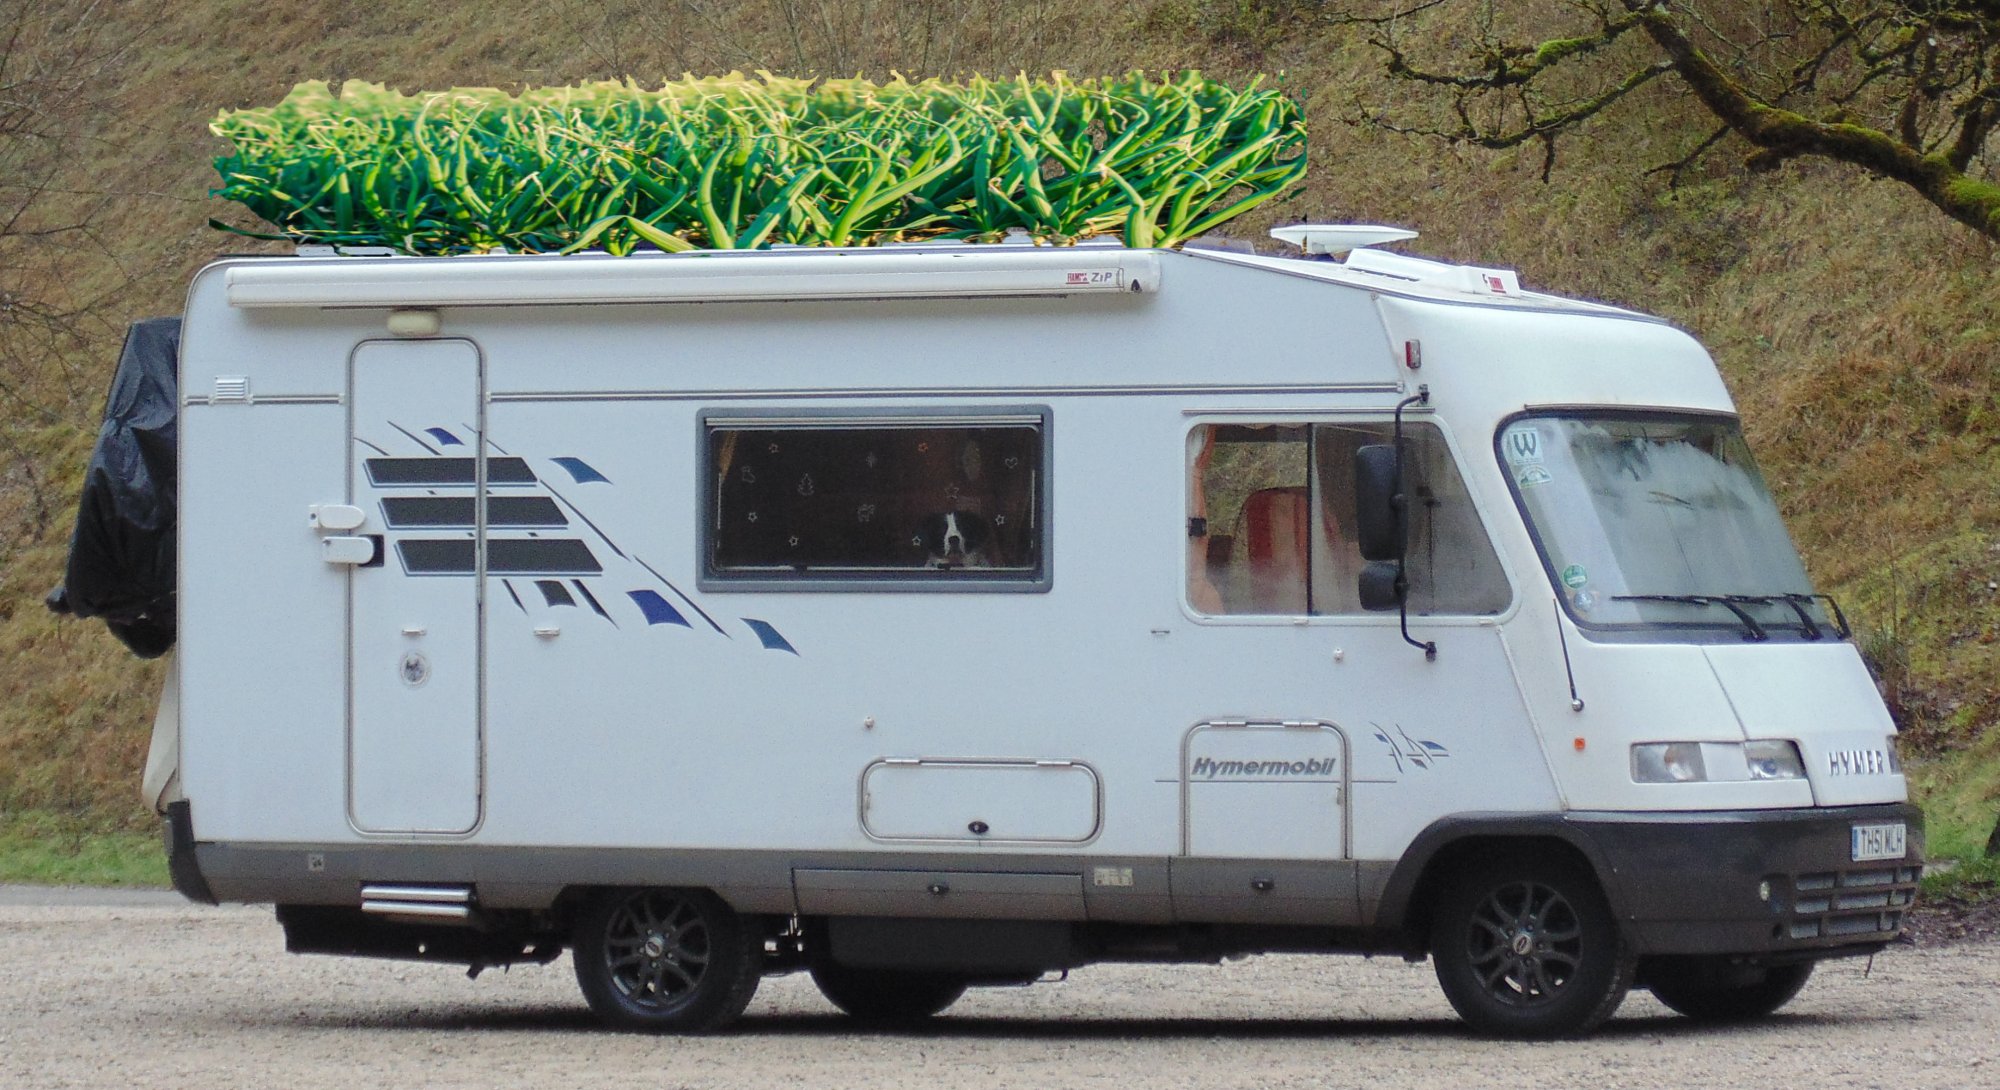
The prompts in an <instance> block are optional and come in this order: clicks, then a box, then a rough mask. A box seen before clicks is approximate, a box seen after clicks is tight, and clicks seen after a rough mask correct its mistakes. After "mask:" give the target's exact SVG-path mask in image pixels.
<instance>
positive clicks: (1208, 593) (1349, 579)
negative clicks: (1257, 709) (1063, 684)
mask: <svg viewBox="0 0 2000 1090" xmlns="http://www.w3.org/2000/svg"><path fill="white" fill-rule="evenodd" d="M1393 438H1394V434H1393V426H1392V425H1391V423H1390V422H1388V421H1357V422H1342V423H1335V424H1284V423H1270V424H1211V425H1204V426H1201V427H1198V428H1196V429H1195V430H1194V431H1193V432H1192V433H1191V434H1190V436H1189V438H1188V464H1189V474H1188V490H1189V495H1188V505H1189V523H1188V526H1189V537H1188V542H1189V546H1188V598H1189V601H1190V602H1191V603H1192V604H1193V605H1194V607H1195V608H1196V609H1197V610H1199V611H1201V612H1203V613H1209V614H1219V615H1229V614H1248V615H1258V614H1263V615H1279V616H1311V615H1335V614H1356V613H1361V612H1362V609H1361V598H1360V591H1359V586H1360V577H1361V569H1362V567H1363V561H1362V559H1361V551H1360V547H1359V545H1358V544H1357V541H1356V538H1355V533H1354V525H1355V491H1354V455H1355V451H1357V450H1358V449H1360V448H1361V447H1363V446H1367V445H1370V444H1375V443H1388V442H1391V441H1393ZM1403 449H1404V457H1405V459H1406V461H1405V463H1404V479H1405V484H1406V486H1407V492H1408V495H1409V496H1410V499H1411V507H1410V532H1409V548H1408V557H1407V565H1408V566H1407V569H1406V570H1407V572H1408V574H1409V582H1410V592H1409V605H1410V612H1411V613H1412V614H1413V615H1419V616H1421V615H1448V614H1467V615H1475V616H1476V615H1491V614H1496V613H1499V612H1500V611H1502V610H1504V609H1505V608H1506V607H1507V604H1508V602H1509V601H1510V600H1511V599H1512V591H1511V590H1510V588H1509V586H1508V583H1507V579H1506V576H1505V575H1504V574H1503V573H1502V571H1501V569H1500V562H1499V559H1498V557H1497V556H1496V555H1495V553H1494V551H1493V545H1492V542H1491V541H1490V540H1489V539H1488V537H1487V535H1486V530H1485V527H1484V526H1483V525H1482V524H1481V523H1480V521H1479V516H1478V512H1477V511H1476V510H1475V509H1474V508H1473V506H1472V502H1471V498H1470V496H1469V495H1468V494H1467V492H1466V488H1465V482H1464V478H1463V477H1461V476H1460V474H1459V472H1458V466H1457V464H1456V462H1455V461H1454V460H1453V459H1452V456H1451V450H1450V448H1449V447H1448V446H1447V445H1446V443H1445V441H1444V436H1443V435H1442V434H1441V433H1440V432H1439V431H1438V430H1437V428H1436V427H1434V426H1432V425H1430V424H1427V423H1405V424H1404V426H1403Z"/></svg>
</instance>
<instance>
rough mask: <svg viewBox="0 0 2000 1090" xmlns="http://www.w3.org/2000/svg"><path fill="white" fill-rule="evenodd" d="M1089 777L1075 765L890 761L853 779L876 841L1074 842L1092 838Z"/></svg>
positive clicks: (864, 824)
mask: <svg viewBox="0 0 2000 1090" xmlns="http://www.w3.org/2000/svg"><path fill="white" fill-rule="evenodd" d="M1099 807H1100V800H1099V792H1098V782H1097V773H1096V772H1095V771H1093V770H1091V768H1090V766H1088V765H1085V764H1080V763H1078V762H1075V761H1049V760H1020V761H1006V760H994V761H973V760H932V759H917V758H890V759H885V760H881V761H877V762H875V763H874V764H872V765H869V766H868V770H867V771H866V772H864V773H862V776H861V828H862V830H863V831H865V832H866V833H867V834H868V835H869V836H871V837H874V838H875V839H877V840H949V841H960V842H965V841H970V842H988V841H1010V842H1016V843H1019V842H1024V841H1025V842H1053V843H1065V844H1080V843H1083V842H1084V841H1087V840H1090V839H1092V838H1093V837H1095V836H1096V835H1097V828H1098V824H1099V814H1100V809H1099Z"/></svg>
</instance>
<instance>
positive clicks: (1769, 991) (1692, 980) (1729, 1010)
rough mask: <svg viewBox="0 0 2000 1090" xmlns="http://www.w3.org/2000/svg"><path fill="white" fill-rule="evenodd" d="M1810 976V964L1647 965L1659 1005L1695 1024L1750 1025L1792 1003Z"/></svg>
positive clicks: (1665, 961) (1692, 960) (1675, 961)
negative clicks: (1734, 1023) (1687, 1018)
mask: <svg viewBox="0 0 2000 1090" xmlns="http://www.w3.org/2000/svg"><path fill="white" fill-rule="evenodd" d="M1812 971H1813V963H1812V962H1810V961H1802V962H1799V963H1797V964H1794V965H1771V966H1761V967H1760V966H1745V965H1731V964H1729V963H1728V962H1726V961H1724V960H1722V959H1719V958H1699V957H1688V958H1661V959H1660V960H1659V961H1658V962H1657V963H1655V964H1653V965H1649V966H1647V971H1646V986H1647V987H1649V988H1651V989H1652V990H1653V995H1654V996H1655V997H1656V998H1658V999H1659V1001H1660V1002H1662V1003H1665V1004H1666V1005H1667V1006H1669V1007H1672V1008H1673V1009H1674V1010H1675V1011H1677V1012H1679V1013H1681V1014H1684V1015H1686V1016H1687V1017H1689V1018H1692V1019H1694V1020H1695V1021H1697V1022H1747V1021H1749V1020H1751V1019H1753V1018H1762V1017H1764V1016H1765V1015H1767V1014H1770V1013H1771V1012H1773V1011H1775V1010H1777V1009H1778V1008H1779V1007H1782V1006H1784V1005H1785V1004H1787V1003H1789V1002H1791V1001H1792V997H1793V996H1795V995H1797V994H1799V989H1800V988H1803V987H1805V986H1806V981H1807V980H1808V979H1810V978H1811V977H1812Z"/></svg>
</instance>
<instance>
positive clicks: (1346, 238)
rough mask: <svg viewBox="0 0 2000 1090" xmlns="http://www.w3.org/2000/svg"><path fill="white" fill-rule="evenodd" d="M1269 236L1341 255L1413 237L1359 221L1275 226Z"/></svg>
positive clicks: (1315, 251)
mask: <svg viewBox="0 0 2000 1090" xmlns="http://www.w3.org/2000/svg"><path fill="white" fill-rule="evenodd" d="M1271 237H1272V238H1275V239H1277V240H1278V241H1279V242H1289V243H1291V244H1292V245H1294V246H1297V247H1298V248H1299V249H1301V250H1304V251H1305V252H1306V253H1309V254H1344V253H1346V252H1347V251H1349V250H1358V249H1361V248H1362V247H1364V246H1380V245H1382V244H1383V243H1387V242H1402V241H1403V240H1405V239H1412V238H1415V237H1417V233H1416V232H1415V231H1411V230H1408V229H1405V228H1402V227H1377V226H1373V225H1371V224H1363V223H1295V224H1293V225H1291V226H1290V227H1276V228H1273V229H1272V230H1271Z"/></svg>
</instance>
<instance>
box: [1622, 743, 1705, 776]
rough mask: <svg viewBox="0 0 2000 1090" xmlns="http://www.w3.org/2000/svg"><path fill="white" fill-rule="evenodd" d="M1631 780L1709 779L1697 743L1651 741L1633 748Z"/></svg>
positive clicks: (1699, 745)
mask: <svg viewBox="0 0 2000 1090" xmlns="http://www.w3.org/2000/svg"><path fill="white" fill-rule="evenodd" d="M1632 779H1633V780H1634V781H1635V782H1638V783H1698V782H1700V781H1702V780H1706V779H1708V767H1707V765H1706V763H1705V762H1703V761H1702V759H1701V744H1700V743H1699V742H1650V743H1647V744H1645V745H1639V746H1633V747H1632Z"/></svg>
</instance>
